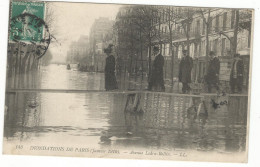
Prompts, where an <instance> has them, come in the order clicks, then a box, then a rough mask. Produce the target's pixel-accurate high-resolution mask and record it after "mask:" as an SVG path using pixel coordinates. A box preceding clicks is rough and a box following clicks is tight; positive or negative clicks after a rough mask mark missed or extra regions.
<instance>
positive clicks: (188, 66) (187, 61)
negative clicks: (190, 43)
mask: <svg viewBox="0 0 260 167" xmlns="http://www.w3.org/2000/svg"><path fill="white" fill-rule="evenodd" d="M182 53H183V58H182V59H181V62H180V66H179V81H180V82H182V93H188V91H190V87H189V85H188V84H189V83H191V70H192V67H193V60H192V58H191V57H190V56H189V53H188V51H187V50H183V51H182Z"/></svg>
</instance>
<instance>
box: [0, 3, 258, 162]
mask: <svg viewBox="0 0 260 167" xmlns="http://www.w3.org/2000/svg"><path fill="white" fill-rule="evenodd" d="M9 17H10V18H9V32H8V48H7V56H8V57H7V67H6V69H7V70H6V71H7V78H6V96H5V111H4V112H5V115H4V134H3V135H4V139H3V140H4V141H3V154H14V155H48V156H70V157H96V158H120V159H122V158H124V159H149V160H181V161H214V162H236V163H246V162H247V157H248V144H249V142H248V132H249V114H250V109H249V108H250V107H249V104H250V103H249V100H250V85H251V60H252V39H253V20H254V19H253V18H254V10H252V9H238V8H210V7H209V8H205V7H199V6H198V7H183V6H182V7H180V6H170V5H165V6H160V5H149V4H144V5H131V4H128V5H126V4H101V3H83V2H80V3H76V2H53V1H46V2H45V1H28V0H22V1H21V0H11V1H10V12H9Z"/></svg>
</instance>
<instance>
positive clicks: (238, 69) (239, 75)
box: [230, 60, 244, 84]
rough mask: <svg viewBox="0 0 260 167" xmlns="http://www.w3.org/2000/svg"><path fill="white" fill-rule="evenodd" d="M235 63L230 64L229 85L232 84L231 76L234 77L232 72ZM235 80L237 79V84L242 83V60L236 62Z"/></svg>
mask: <svg viewBox="0 0 260 167" xmlns="http://www.w3.org/2000/svg"><path fill="white" fill-rule="evenodd" d="M235 62H236V61H234V62H233V64H232V68H231V72H230V83H231V84H232V83H233V80H234V78H233V75H234V70H235ZM236 65H237V67H236V68H237V79H238V82H239V83H241V84H242V83H243V72H244V64H243V61H242V60H238V62H237V64H236Z"/></svg>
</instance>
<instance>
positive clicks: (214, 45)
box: [161, 37, 248, 58]
mask: <svg viewBox="0 0 260 167" xmlns="http://www.w3.org/2000/svg"><path fill="white" fill-rule="evenodd" d="M231 40H232V38H231ZM231 47H232V46H231V43H230V40H228V39H226V38H220V39H219V38H216V39H213V40H210V41H209V47H208V48H209V50H210V51H214V52H215V53H216V55H217V56H229V54H230V50H231ZM247 47H248V38H245V37H241V38H238V50H243V49H245V48H247ZM176 49H177V48H176V47H174V48H173V50H174V53H175V54H176ZM183 49H187V48H186V47H185V48H184V47H183V46H182V45H180V46H179V48H178V55H177V57H178V58H181V57H182V56H183V55H182V50H183ZM161 50H162V55H164V56H171V55H170V44H162V45H161ZM205 55H206V41H205V40H203V41H201V42H200V43H199V44H197V45H195V44H194V43H192V44H191V45H190V56H191V57H193V58H194V57H200V56H205Z"/></svg>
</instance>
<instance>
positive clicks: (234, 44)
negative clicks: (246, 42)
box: [232, 10, 239, 57]
mask: <svg viewBox="0 0 260 167" xmlns="http://www.w3.org/2000/svg"><path fill="white" fill-rule="evenodd" d="M238 24H239V10H236V20H235V29H234V38H233V39H234V40H233V54H232V57H233V56H234V54H235V53H237V34H238V26H239V25H238Z"/></svg>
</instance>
